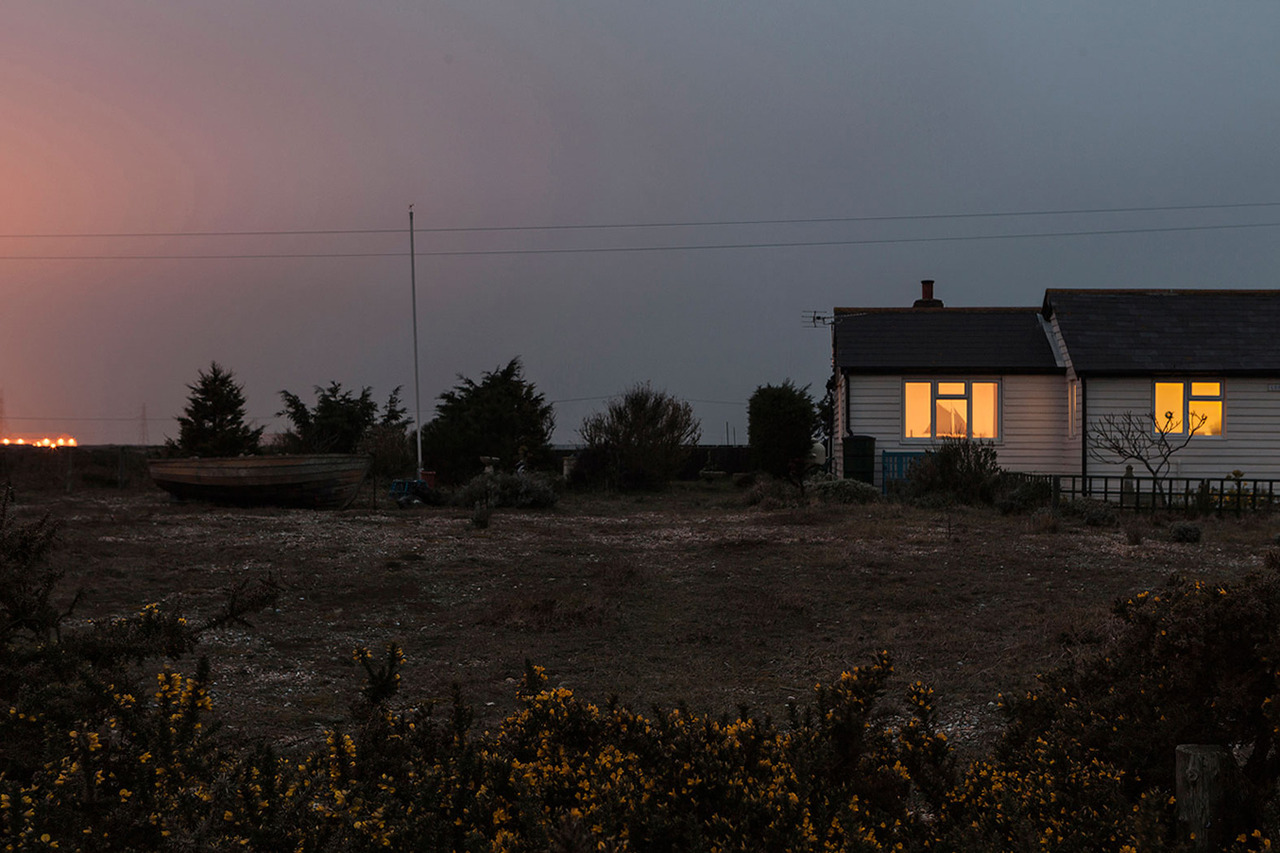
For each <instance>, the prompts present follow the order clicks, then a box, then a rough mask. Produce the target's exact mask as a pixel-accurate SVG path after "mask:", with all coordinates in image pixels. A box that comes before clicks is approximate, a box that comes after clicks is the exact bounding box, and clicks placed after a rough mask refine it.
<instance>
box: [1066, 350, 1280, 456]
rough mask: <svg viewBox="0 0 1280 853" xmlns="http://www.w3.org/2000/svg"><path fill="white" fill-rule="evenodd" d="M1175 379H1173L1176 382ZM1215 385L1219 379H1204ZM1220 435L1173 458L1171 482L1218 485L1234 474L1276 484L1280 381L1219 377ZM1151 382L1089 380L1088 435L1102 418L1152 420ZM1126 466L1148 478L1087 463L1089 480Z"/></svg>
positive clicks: (1193, 441) (1146, 379)
mask: <svg viewBox="0 0 1280 853" xmlns="http://www.w3.org/2000/svg"><path fill="white" fill-rule="evenodd" d="M1174 378H1177V377H1174ZM1204 378H1205V379H1206V380H1209V381H1213V380H1217V379H1219V377H1204ZM1220 381H1222V383H1223V408H1224V416H1223V434H1222V436H1196V437H1193V438H1192V439H1191V442H1190V443H1189V444H1188V445H1187V447H1186V448H1184V449H1182V450H1179V451H1177V452H1176V453H1175V454H1173V456H1172V457H1171V464H1170V467H1169V470H1168V471H1167V472H1166V473H1167V475H1168V476H1171V477H1196V478H1199V477H1204V478H1212V479H1217V478H1220V477H1225V476H1227V475H1229V474H1230V473H1231V472H1232V471H1237V470H1238V471H1242V472H1244V475H1245V477H1246V478H1250V479H1252V478H1256V479H1261V480H1271V479H1280V375H1278V376H1273V377H1229V376H1228V377H1222V378H1221V379H1220ZM1153 382H1154V380H1153V379H1152V378H1150V377H1125V378H1102V377H1091V378H1089V379H1088V380H1087V387H1088V391H1087V394H1088V418H1089V425H1090V427H1089V428H1090V431H1093V430H1095V429H1097V428H1098V421H1099V420H1100V419H1102V418H1103V417H1105V416H1106V415H1109V414H1110V415H1122V414H1124V413H1125V412H1133V413H1135V414H1138V415H1140V416H1142V417H1144V418H1146V417H1150V412H1151V411H1152V405H1153V400H1152V397H1153V388H1154V386H1153ZM1125 464H1133V466H1134V473H1135V474H1137V475H1139V476H1146V471H1145V469H1144V468H1143V467H1142V465H1141V464H1137V463H1125V462H1120V461H1103V460H1098V459H1094V458H1090V459H1089V474H1091V475H1094V476H1102V475H1120V474H1123V473H1124V467H1125Z"/></svg>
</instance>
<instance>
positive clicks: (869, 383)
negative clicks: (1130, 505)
mask: <svg viewBox="0 0 1280 853" xmlns="http://www.w3.org/2000/svg"><path fill="white" fill-rule="evenodd" d="M832 347H833V365H834V370H835V376H834V378H833V379H834V382H835V388H836V425H835V426H836V429H835V448H834V456H835V463H836V466H837V471H838V473H839V474H841V475H842V476H845V477H857V478H859V479H864V480H867V481H868V482H873V483H875V484H877V485H881V484H883V483H884V480H885V477H886V474H887V476H888V478H889V479H890V480H892V479H895V478H897V477H900V476H902V474H903V472H905V468H906V464H907V463H908V462H909V460H910V459H911V458H913V457H915V456H917V455H919V454H921V453H924V452H925V451H927V450H928V449H929V448H930V447H931V446H933V445H934V444H935V443H936V442H937V441H938V440H939V439H941V438H973V439H980V440H982V441H989V442H991V443H993V444H994V445H995V447H996V452H997V455H998V458H999V461H1000V464H1001V465H1002V466H1003V467H1005V468H1008V469H1012V470H1016V471H1025V472H1029V473H1041V474H1062V475H1088V476H1098V475H1116V476H1118V475H1120V474H1122V473H1123V471H1124V463H1122V462H1120V461H1114V462H1109V461H1102V460H1099V459H1098V458H1096V454H1095V456H1091V455H1090V453H1089V452H1088V447H1089V446H1090V435H1091V433H1092V435H1093V439H1094V440H1093V444H1094V445H1095V446H1096V437H1097V432H1098V430H1099V429H1100V428H1101V425H1102V423H1103V421H1104V420H1106V419H1107V417H1108V416H1112V417H1119V416H1123V415H1125V414H1126V413H1129V414H1133V415H1134V416H1136V417H1139V418H1141V419H1143V421H1144V422H1145V423H1149V424H1151V429H1152V430H1153V431H1154V430H1157V429H1159V430H1160V431H1162V432H1165V433H1166V434H1169V435H1170V436H1171V438H1176V437H1177V436H1185V435H1186V433H1187V431H1188V430H1189V429H1190V430H1191V431H1192V435H1191V436H1190V441H1189V443H1188V445H1187V446H1186V448H1185V449H1183V450H1180V451H1179V452H1178V453H1177V454H1175V455H1174V456H1173V457H1171V460H1172V467H1171V468H1170V470H1169V471H1168V472H1167V474H1168V475H1169V476H1173V477H1192V478H1220V477H1225V476H1227V475H1229V474H1230V473H1231V472H1232V471H1233V470H1239V471H1243V472H1244V473H1245V475H1246V476H1247V477H1249V478H1251V479H1280V291H1277V290H1250V291H1243V290H1049V291H1047V292H1046V293H1045V297H1044V302H1043V304H1042V305H1041V306H1040V307H1039V308H946V307H944V306H943V304H942V302H941V301H940V300H937V299H934V297H933V282H932V281H926V282H923V292H922V294H921V299H919V300H917V301H916V302H915V304H914V306H913V307H911V308H836V309H835V312H834V318H833V324H832ZM1156 413H1158V415H1157V414H1156ZM1157 422H1158V423H1157ZM1139 473H1141V472H1139Z"/></svg>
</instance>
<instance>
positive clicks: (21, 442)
mask: <svg viewBox="0 0 1280 853" xmlns="http://www.w3.org/2000/svg"><path fill="white" fill-rule="evenodd" d="M0 445H3V446H5V447H51V448H55V449H56V448H59V447H77V446H78V444H77V442H76V440H75V439H74V438H73V437H72V436H69V435H60V436H58V437H57V438H49V437H48V436H44V437H42V438H33V439H27V438H23V437H21V436H15V437H5V438H0Z"/></svg>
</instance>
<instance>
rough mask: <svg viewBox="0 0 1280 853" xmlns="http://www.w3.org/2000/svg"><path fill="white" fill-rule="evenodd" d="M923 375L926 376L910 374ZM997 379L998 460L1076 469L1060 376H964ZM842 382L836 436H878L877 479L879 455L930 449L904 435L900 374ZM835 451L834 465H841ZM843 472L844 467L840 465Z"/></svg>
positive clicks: (1018, 467) (1021, 467) (1043, 469)
mask: <svg viewBox="0 0 1280 853" xmlns="http://www.w3.org/2000/svg"><path fill="white" fill-rule="evenodd" d="M911 378H912V379H924V378H928V377H911ZM963 378H965V379H969V380H991V379H995V380H998V381H999V382H1000V389H1001V401H1002V402H1001V438H1000V439H999V440H998V441H996V442H995V447H996V457H997V459H998V461H999V463H1000V465H1001V466H1002V467H1004V468H1007V469H1010V470H1013V471H1024V472H1030V473H1041V474H1070V473H1076V472H1078V471H1079V470H1080V467H1079V442H1078V441H1076V442H1075V443H1074V450H1073V445H1072V443H1071V442H1070V441H1069V440H1068V439H1067V388H1066V380H1065V379H1064V377H1063V376H1061V375H1038V376H1023V375H1011V376H989V375H976V374H975V375H973V376H965V377H963ZM844 380H845V381H844V382H842V383H841V384H842V385H845V384H846V383H847V387H845V388H842V392H843V396H842V399H843V402H844V406H842V408H841V409H840V418H839V421H841V423H840V426H842V427H844V429H841V430H840V431H839V434H840V435H842V436H843V435H870V436H874V437H875V439H876V473H875V478H876V483H877V484H879V483H882V482H883V471H882V466H881V457H880V454H881V453H882V452H884V451H886V450H887V451H889V452H910V451H923V450H928V449H929V448H930V447H931V446H933V442H931V441H927V440H925V441H921V440H919V439H913V440H904V439H903V438H902V383H903V381H904V377H902V376H857V375H855V376H846V377H844ZM841 456H842V454H840V453H839V452H837V456H836V458H837V460H839V461H838V462H837V466H842V465H843V459H842V458H841ZM841 473H842V474H843V471H842V470H841Z"/></svg>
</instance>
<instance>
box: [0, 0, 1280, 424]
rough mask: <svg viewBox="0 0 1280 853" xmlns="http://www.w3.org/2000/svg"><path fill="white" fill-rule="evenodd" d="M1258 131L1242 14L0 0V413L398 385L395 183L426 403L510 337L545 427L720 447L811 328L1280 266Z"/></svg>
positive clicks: (401, 346)
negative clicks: (850, 318) (653, 395)
mask: <svg viewBox="0 0 1280 853" xmlns="http://www.w3.org/2000/svg"><path fill="white" fill-rule="evenodd" d="M1278 152H1280V3H1278V2H1274V0H1217V2H1204V0H1194V2H1184V0H1162V2H1158V3H1157V2H1114V0H1107V2H1054V3H1048V2H1027V0H1017V2H989V0H983V2H910V0H894V2H887V0H885V2H850V0H841V1H840V2H826V3H816V2H813V3H808V2H801V3H777V2H761V0H740V1H739V2H736V3H712V2H705V3H690V2H678V3H676V2H661V0H658V2H631V3H618V2H602V0H558V2H549V0H521V1H520V2H510V0H501V1H499V0H457V2H390V0H387V2H363V3H351V2H319V0H306V2H302V0H275V1H274V2H272V0H252V2H249V0H218V2H181V0H175V2H166V3H157V2H154V0H146V2H143V1H142V0H136V2H130V0H106V1H105V2H74V0H68V2H48V0H30V2H29V0H5V2H4V3H3V6H2V7H0V400H2V401H3V409H2V411H0V414H3V418H4V425H3V429H6V430H7V431H8V432H9V433H11V434H24V435H35V434H61V433H67V434H71V435H74V436H76V437H77V438H78V439H79V440H80V441H81V442H82V443H86V442H87V443H110V442H121V443H136V442H138V441H139V440H140V438H141V437H142V428H141V422H140V415H141V413H142V411H143V408H144V407H145V411H146V414H147V416H148V418H149V419H150V420H149V422H148V427H147V431H146V434H147V438H148V439H149V440H150V441H151V442H152V443H159V442H160V441H162V440H163V439H164V438H165V436H176V434H177V427H176V424H175V423H174V421H173V417H174V416H175V415H177V414H179V413H180V412H181V409H182V406H183V404H184V402H185V399H186V396H187V389H186V385H187V384H188V383H190V382H193V381H194V380H195V378H196V373H197V371H198V370H200V369H201V368H205V367H207V366H208V365H209V363H210V361H212V360H216V361H218V362H219V363H221V364H223V365H224V366H226V367H228V368H230V369H231V370H233V371H234V372H235V373H236V375H237V377H238V378H239V379H240V380H241V381H242V382H243V384H244V388H245V393H246V396H247V398H248V411H249V414H250V415H251V416H252V417H253V418H255V419H256V420H257V422H259V423H264V424H266V425H267V429H268V432H272V431H275V430H278V429H279V428H280V422H279V421H278V420H277V419H275V418H274V417H273V415H274V413H275V412H276V411H277V410H279V409H280V398H279V391H280V390H281V389H288V390H291V391H294V392H296V393H300V394H302V395H303V397H304V399H307V400H310V399H312V397H311V389H312V388H313V386H316V385H325V384H328V383H329V382H330V381H332V380H336V381H339V382H341V383H342V384H343V385H344V386H348V387H351V388H353V389H358V388H360V387H363V386H372V388H373V391H374V394H375V397H376V398H377V399H378V400H379V401H380V402H381V401H382V400H385V398H386V395H387V393H388V392H389V391H390V390H391V389H392V388H393V387H395V386H396V385H403V386H404V395H405V399H406V400H407V401H408V402H409V404H410V407H411V408H412V401H413V363H412V337H411V313H410V308H409V306H410V278H409V257H408V252H409V239H408V233H407V227H408V210H409V205H410V204H413V205H414V210H415V222H416V226H417V235H416V247H417V252H418V257H417V297H418V320H419V336H420V337H419V340H420V344H419V346H420V354H421V355H420V364H421V372H422V379H421V392H422V402H423V416H424V419H429V418H430V417H431V414H432V412H433V410H434V404H435V398H436V396H437V395H438V394H439V393H440V392H441V391H442V390H444V389H446V388H448V387H450V386H451V385H452V384H453V383H454V382H455V378H456V375H457V374H459V373H462V374H464V375H467V376H470V377H472V378H476V379H478V378H479V376H480V374H481V373H482V372H483V371H485V370H492V369H494V368H497V367H500V366H501V365H503V364H505V363H506V362H507V361H509V360H510V359H511V358H512V357H514V356H520V357H521V358H522V359H523V360H524V364H525V373H526V377H527V378H528V379H529V380H531V381H533V382H534V383H536V385H537V386H538V388H539V390H541V391H542V392H544V393H545V394H546V397H547V399H548V400H551V401H557V402H556V407H555V408H556V415H557V431H556V436H555V438H556V440H557V441H558V442H572V441H574V440H575V439H576V438H577V428H578V426H579V425H580V424H581V421H582V419H583V417H584V416H586V415H588V414H590V413H591V412H593V411H596V410H598V409H599V408H601V407H602V406H603V404H604V400H603V399H600V398H604V397H608V396H609V395H613V394H617V393H618V392H620V391H622V390H624V389H625V388H627V387H628V386H630V385H633V384H635V383H637V382H643V381H651V382H652V383H653V385H654V386H655V387H659V388H664V389H666V390H668V391H670V392H671V393H673V394H676V395H678V396H680V397H683V398H686V399H688V400H690V401H693V402H694V405H695V408H696V410H697V412H698V414H699V416H700V417H701V418H702V421H703V437H704V441H708V442H716V441H723V440H724V438H725V434H726V425H727V428H728V432H729V434H730V436H731V437H734V436H736V438H737V440H738V441H745V439H746V400H747V398H748V397H749V396H750V394H751V393H752V391H753V390H754V389H755V388H756V387H757V386H759V385H762V384H767V383H772V384H777V383H780V382H782V381H783V380H784V379H787V378H791V379H793V380H795V381H796V382H798V383H800V384H806V383H811V384H812V386H813V389H814V391H815V392H817V393H818V394H820V393H821V389H822V386H823V383H824V382H825V380H826V378H827V375H828V370H829V362H830V351H829V349H830V340H829V336H828V334H827V331H826V330H825V329H822V328H806V327H805V325H804V324H803V323H802V316H803V315H804V314H805V312H807V311H813V310H817V311H827V312H829V311H830V309H831V307H832V306H836V305H840V306H856V305H866V306H882V305H909V304H910V302H911V301H912V300H913V299H915V298H917V296H918V295H919V281H920V279H924V278H931V279H936V280H937V296H938V297H939V298H941V299H943V300H944V301H945V303H946V304H947V305H948V306H978V305H1024V306H1026V305H1039V304H1040V301H1041V298H1042V296H1043V293H1044V290H1045V288H1049V287H1100V288H1110V287H1179V288H1182V287H1205V288H1274V287H1277V286H1280V279H1278V277H1277V272H1278V271H1280V161H1278V159H1277V158H1278ZM1064 211H1093V212H1087V213H1086V212H1074V213H1066V212H1064ZM1006 213H1023V214H1024V215H1020V216H980V215H979V214H1006ZM1031 213H1036V214H1038V215H1030V214H1031ZM816 219H826V220H843V221H827V222H812V221H810V222H802V221H799V220H816ZM742 222H756V223H759V224H709V223H742ZM699 223H708V224H699ZM547 226H632V227H614V228H604V227H591V228H567V227H561V228H548V227H547ZM635 226H646V227H635ZM1218 226H1241V227H1218ZM538 227H541V230H538ZM468 229H476V230H468ZM484 229H491V230H484ZM499 229H501V230H499ZM1175 229H1176V230H1175ZM300 231H332V232H348V233H329V234H298V233H280V232H300ZM210 232H217V234H218V235H217V236H214V235H212V234H211V233H210ZM226 232H254V233H248V234H244V233H241V234H239V235H235V236H228V235H227V233H226ZM261 232H276V233H261ZM354 232H385V233H354ZM1079 232H1092V233H1086V234H1081V233H1079ZM1098 232H1106V233H1098ZM1036 234H1040V235H1065V234H1073V235H1074V236H1038V237H1031V236H1024V235H1036ZM50 235H62V236H50ZM68 235H72V236H68ZM74 235H114V236H74ZM121 235H130V236H121ZM157 235H160V236H157ZM977 237H983V238H991V239H967V238H977ZM788 243H789V244H809V245H791V246H783V245H779V244H788ZM814 244H822V245H814ZM698 247H701V248H698ZM711 247H716V248H711ZM602 248H607V249H614V250H616V249H623V248H631V249H637V251H601V252H588V251H579V250H584V249H602ZM515 250H537V251H536V252H529V253H518V252H516V251H515ZM563 250H575V251H563ZM264 255H268V256H269V255H276V256H279V255H289V256H291V257H261V256H264ZM336 255H344V256H345V257H335V256H336ZM166 256H185V257H176V258H175V257H166ZM71 258H74V259H71Z"/></svg>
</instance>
